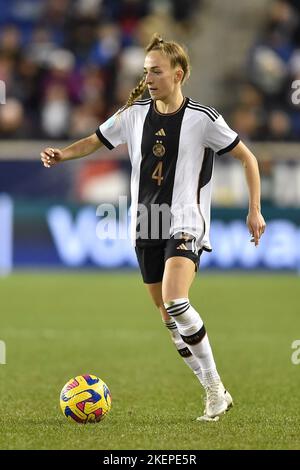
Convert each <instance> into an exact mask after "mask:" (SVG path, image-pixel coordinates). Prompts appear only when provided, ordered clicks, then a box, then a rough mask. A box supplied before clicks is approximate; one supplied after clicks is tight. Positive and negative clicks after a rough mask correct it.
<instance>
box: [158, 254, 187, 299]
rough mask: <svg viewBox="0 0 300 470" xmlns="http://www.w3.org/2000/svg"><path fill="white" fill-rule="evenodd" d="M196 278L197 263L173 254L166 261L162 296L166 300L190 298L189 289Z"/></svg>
mask: <svg viewBox="0 0 300 470" xmlns="http://www.w3.org/2000/svg"><path fill="white" fill-rule="evenodd" d="M194 278H195V263H194V261H192V260H191V259H189V258H186V257H183V256H173V257H171V258H168V259H167V261H166V263H165V270H164V276H163V281H162V298H163V301H164V302H168V301H170V300H174V299H180V298H188V296H189V289H190V287H191V285H192V282H193V280H194Z"/></svg>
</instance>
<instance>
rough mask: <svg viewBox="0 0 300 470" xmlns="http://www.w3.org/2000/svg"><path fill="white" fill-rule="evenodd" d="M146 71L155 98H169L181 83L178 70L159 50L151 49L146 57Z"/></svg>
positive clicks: (151, 92) (151, 94)
mask: <svg viewBox="0 0 300 470" xmlns="http://www.w3.org/2000/svg"><path fill="white" fill-rule="evenodd" d="M144 73H145V75H146V84H147V86H148V90H149V93H150V96H151V98H152V99H154V100H162V101H164V100H167V99H168V97H170V96H171V95H172V94H173V93H174V91H175V88H176V87H177V86H178V85H179V86H180V80H178V70H176V69H173V68H172V67H171V64H170V60H169V59H168V57H166V56H165V55H164V54H162V53H161V52H159V51H150V52H149V53H148V54H147V55H146V58H145V64H144Z"/></svg>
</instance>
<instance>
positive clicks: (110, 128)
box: [96, 98, 239, 251]
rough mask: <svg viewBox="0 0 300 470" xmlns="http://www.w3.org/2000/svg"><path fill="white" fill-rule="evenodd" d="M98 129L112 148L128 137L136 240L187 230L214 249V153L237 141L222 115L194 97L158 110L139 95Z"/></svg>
mask: <svg viewBox="0 0 300 470" xmlns="http://www.w3.org/2000/svg"><path fill="white" fill-rule="evenodd" d="M96 133H97V135H98V137H99V139H100V140H101V141H102V142H103V144H105V145H106V146H107V147H108V148H109V149H113V148H114V147H116V146H117V145H119V144H122V143H127V146H128V153H129V156H130V160H131V164H132V174H131V236H132V240H133V242H134V245H141V246H143V244H147V243H155V241H156V240H157V239H159V240H161V239H162V238H168V237H171V236H173V235H175V234H176V233H177V232H186V233H190V234H191V235H193V236H195V237H196V240H197V247H198V248H202V249H204V250H207V251H211V244H210V240H209V229H210V206H211V189H212V173H213V162H214V154H215V153H217V154H218V155H222V154H223V153H226V152H228V151H230V150H232V149H233V148H234V147H235V146H236V145H237V144H238V142H239V137H238V135H237V134H236V132H234V131H233V130H232V129H230V128H229V127H228V125H227V124H226V122H225V121H224V119H223V117H222V116H221V115H220V114H219V113H218V112H217V111H216V110H215V109H214V108H211V107H208V106H203V105H201V104H200V103H198V102H196V101H194V100H192V99H190V98H185V100H184V101H183V103H182V106H181V107H180V108H179V109H178V110H177V111H176V112H175V113H169V114H161V113H159V112H158V111H157V109H156V107H155V103H154V101H152V99H146V100H138V101H135V103H134V104H133V105H132V106H130V107H129V108H127V109H125V110H124V111H122V112H119V113H116V114H115V115H113V116H112V117H111V118H109V119H108V120H107V121H106V122H104V123H103V124H102V125H100V126H99V128H98V129H97V131H96ZM141 208H142V209H141ZM158 208H162V209H165V210H161V212H162V214H163V216H162V218H163V219H164V220H167V223H166V224H164V222H163V221H162V219H161V218H159V217H158V216H157V214H158V212H159V210H158ZM166 208H167V209H168V210H167V209H166ZM144 209H145V210H146V212H144V213H143V210H144ZM154 209H155V211H154ZM152 210H153V212H151V211H152ZM150 212H151V214H150ZM163 224H164V227H163V228H162V225H163ZM142 225H143V227H142V228H141V226H142ZM145 227H146V229H145ZM166 227H167V229H166ZM166 230H167V236H166Z"/></svg>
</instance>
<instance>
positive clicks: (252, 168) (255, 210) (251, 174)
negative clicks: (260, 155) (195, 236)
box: [230, 141, 266, 246]
mask: <svg viewBox="0 0 300 470" xmlns="http://www.w3.org/2000/svg"><path fill="white" fill-rule="evenodd" d="M230 154H231V155H232V156H233V157H234V158H236V159H237V160H240V162H241V163H242V164H243V166H244V169H245V175H246V180H247V185H248V191H249V212H248V216H247V222H246V223H247V226H248V229H249V231H250V234H251V235H252V237H253V238H252V239H251V242H254V243H255V246H257V245H258V244H259V239H260V237H261V236H262V234H263V233H264V231H265V228H266V222H265V220H264V218H263V216H262V214H261V207H260V176H259V169H258V163H257V160H256V158H255V156H254V155H253V153H252V152H251V151H250V150H249V149H248V147H247V146H246V145H245V144H243V142H241V141H240V142H239V143H238V144H237V145H236V147H234V149H233V150H231V151H230Z"/></svg>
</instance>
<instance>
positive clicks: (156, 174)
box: [152, 162, 164, 186]
mask: <svg viewBox="0 0 300 470" xmlns="http://www.w3.org/2000/svg"><path fill="white" fill-rule="evenodd" d="M162 164H163V162H159V163H158V164H157V165H156V167H155V170H154V171H153V173H152V179H154V180H157V184H158V186H160V185H161V182H162V180H163V179H164V177H163V176H162Z"/></svg>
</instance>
